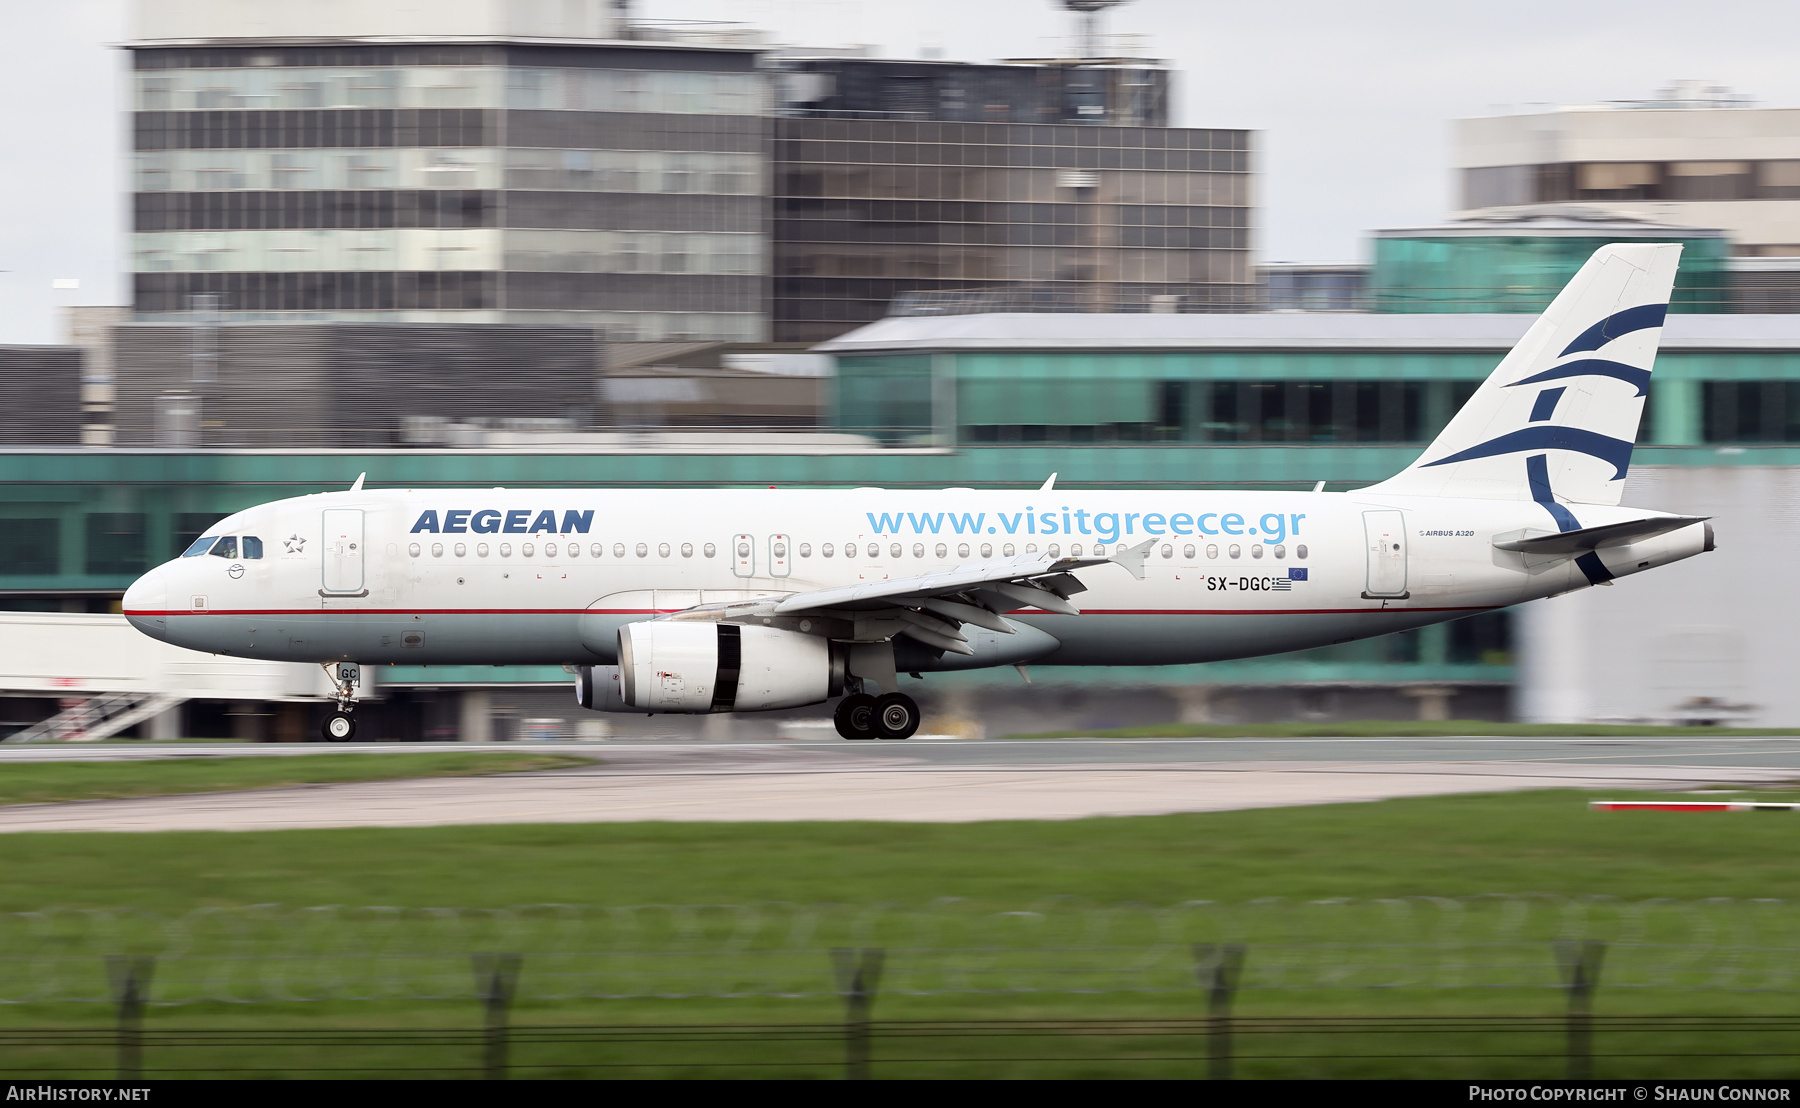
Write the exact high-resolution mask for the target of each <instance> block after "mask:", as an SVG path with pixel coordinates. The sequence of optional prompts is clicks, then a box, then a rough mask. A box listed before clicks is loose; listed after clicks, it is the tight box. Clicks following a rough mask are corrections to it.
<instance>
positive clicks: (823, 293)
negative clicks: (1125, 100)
mask: <svg viewBox="0 0 1800 1108" xmlns="http://www.w3.org/2000/svg"><path fill="white" fill-rule="evenodd" d="M774 126H775V157H776V174H775V185H774V189H775V191H774V235H775V247H774V254H775V257H774V311H775V318H774V324H773V326H774V337H775V339H776V340H777V341H782V342H817V341H822V340H825V339H829V338H833V337H835V336H837V335H840V334H843V333H844V332H846V331H848V330H851V329H852V328H853V327H856V326H858V325H860V324H863V323H867V322H870V321H873V320H876V319H880V318H881V317H882V316H884V315H886V314H888V311H889V308H890V305H891V304H893V303H894V302H895V301H896V300H899V301H901V302H902V303H903V304H904V303H905V301H906V300H907V298H909V297H917V296H919V295H920V294H924V295H926V296H928V297H929V296H939V295H943V294H949V295H951V296H955V295H956V294H958V293H991V292H993V291H995V290H1003V291H1005V292H1007V293H1008V294H1009V295H1015V296H1021V297H1025V298H1027V299H1030V300H1031V301H1033V302H1034V303H1035V304H1037V305H1038V306H1039V307H1052V308H1058V309H1062V310H1069V311H1168V312H1175V311H1205V310H1218V311H1228V310H1243V309H1244V308H1246V307H1248V306H1250V305H1252V304H1253V303H1254V300H1255V289H1256V285H1255V274H1254V272H1253V267H1252V265H1251V260H1250V240H1251V234H1252V227H1253V220H1252V215H1251V204H1252V199H1253V196H1252V188H1251V171H1252V143H1251V133H1250V132H1248V131H1238V130H1202V129H1185V128H1164V127H1129V126H1094V125H1083V124H1006V123H966V122H943V121H935V120H933V121H916V120H909V119H892V118H890V119H867V118H835V117H819V116H804V117H782V118H778V119H776V120H775V124H774Z"/></svg>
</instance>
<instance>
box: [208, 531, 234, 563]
mask: <svg viewBox="0 0 1800 1108" xmlns="http://www.w3.org/2000/svg"><path fill="white" fill-rule="evenodd" d="M212 556H213V557H215V558H235V557H237V556H238V553H237V536H236V535H226V536H225V537H224V538H222V539H220V540H219V541H218V542H216V543H214V544H213V548H212Z"/></svg>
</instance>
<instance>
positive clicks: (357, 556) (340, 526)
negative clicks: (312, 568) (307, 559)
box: [319, 508, 364, 596]
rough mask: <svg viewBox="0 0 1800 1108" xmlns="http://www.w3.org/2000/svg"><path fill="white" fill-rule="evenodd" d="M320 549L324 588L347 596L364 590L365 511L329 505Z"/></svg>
mask: <svg viewBox="0 0 1800 1108" xmlns="http://www.w3.org/2000/svg"><path fill="white" fill-rule="evenodd" d="M322 515H323V516H324V535H323V538H324V549H323V550H322V551H320V558H319V570H320V574H321V582H320V583H321V585H322V586H323V588H322V589H321V591H323V592H326V593H331V594H335V595H338V596H346V595H352V594H357V593H361V592H362V591H363V554H364V550H363V545H364V544H363V511H362V509H361V508H327V509H325V511H324V512H323V513H322Z"/></svg>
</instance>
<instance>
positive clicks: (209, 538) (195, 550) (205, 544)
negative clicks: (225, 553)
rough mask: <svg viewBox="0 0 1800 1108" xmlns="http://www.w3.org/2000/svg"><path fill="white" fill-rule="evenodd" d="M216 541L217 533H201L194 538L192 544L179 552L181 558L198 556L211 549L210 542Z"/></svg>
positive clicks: (217, 539)
mask: <svg viewBox="0 0 1800 1108" xmlns="http://www.w3.org/2000/svg"><path fill="white" fill-rule="evenodd" d="M218 541H219V536H217V535H201V536H200V537H199V538H197V539H195V540H194V545H192V546H190V547H188V548H187V549H186V550H183V551H182V552H181V556H182V557H183V558H198V557H199V556H200V555H202V554H204V553H206V552H207V551H208V550H211V549H212V544H213V543H215V542H218Z"/></svg>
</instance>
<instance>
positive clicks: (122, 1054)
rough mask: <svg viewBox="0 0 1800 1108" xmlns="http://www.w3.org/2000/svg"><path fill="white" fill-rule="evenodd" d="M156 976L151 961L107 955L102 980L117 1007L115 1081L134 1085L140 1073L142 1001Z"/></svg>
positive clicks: (142, 1041)
mask: <svg viewBox="0 0 1800 1108" xmlns="http://www.w3.org/2000/svg"><path fill="white" fill-rule="evenodd" d="M155 972H156V959H155V958H151V957H139V956H126V955H122V954H109V955H107V956H106V978H107V980H108V981H109V982H111V984H112V994H113V1002H114V1003H116V1004H117V1005H118V1006H119V1034H118V1044H119V1067H118V1069H119V1080H121V1081H135V1080H137V1079H138V1078H140V1077H142V1076H143V1073H144V998H145V997H146V996H148V995H149V993H150V978H151V977H152V975H154V974H155Z"/></svg>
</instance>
